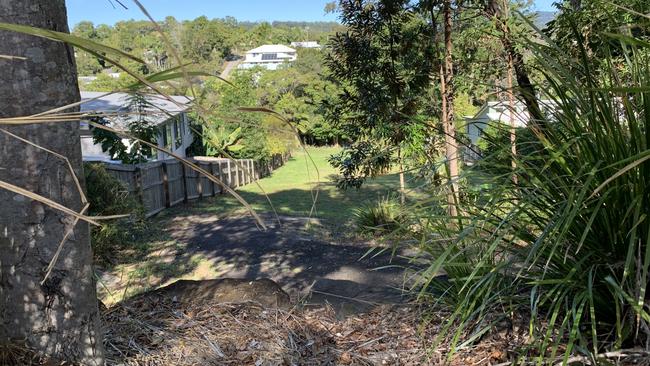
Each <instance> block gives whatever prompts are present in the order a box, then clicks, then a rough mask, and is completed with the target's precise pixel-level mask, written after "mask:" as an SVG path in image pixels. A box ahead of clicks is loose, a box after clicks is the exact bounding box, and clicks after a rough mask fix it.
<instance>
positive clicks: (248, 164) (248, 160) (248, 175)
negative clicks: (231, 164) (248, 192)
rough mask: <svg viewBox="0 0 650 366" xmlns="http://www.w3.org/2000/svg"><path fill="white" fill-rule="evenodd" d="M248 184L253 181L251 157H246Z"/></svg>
mask: <svg viewBox="0 0 650 366" xmlns="http://www.w3.org/2000/svg"><path fill="white" fill-rule="evenodd" d="M245 167H246V169H245V170H246V184H250V183H251V182H252V181H253V177H252V176H251V171H252V169H251V159H246V165H245Z"/></svg>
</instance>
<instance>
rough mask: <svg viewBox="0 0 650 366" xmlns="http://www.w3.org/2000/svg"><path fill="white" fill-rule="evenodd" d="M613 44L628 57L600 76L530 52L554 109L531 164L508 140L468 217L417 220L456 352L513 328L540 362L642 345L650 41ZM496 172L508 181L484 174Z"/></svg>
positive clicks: (647, 264)
mask: <svg viewBox="0 0 650 366" xmlns="http://www.w3.org/2000/svg"><path fill="white" fill-rule="evenodd" d="M618 38H619V39H621V41H622V42H623V43H624V47H622V49H623V50H624V52H625V56H626V58H625V59H617V60H614V59H610V60H607V63H606V64H608V65H610V66H609V68H608V69H606V70H603V73H598V74H597V73H594V72H593V71H592V70H590V69H589V64H588V63H587V62H584V63H583V64H575V63H572V64H562V60H566V57H565V55H563V54H561V51H558V49H556V48H554V46H552V45H550V46H544V45H539V46H535V48H534V50H535V56H537V60H538V62H539V63H540V65H541V68H542V69H543V70H544V73H545V75H546V78H547V83H548V85H549V90H547V91H546V94H547V95H546V97H547V98H550V99H552V104H554V105H555V107H554V108H553V109H554V110H555V111H554V112H553V115H552V116H551V117H549V120H548V121H539V123H538V124H536V125H535V126H534V127H535V129H536V132H535V133H534V134H532V139H531V141H530V142H529V144H530V145H529V148H534V150H535V153H533V154H525V155H515V156H513V155H512V154H510V155H508V154H509V153H508V151H509V149H510V146H509V145H508V144H507V143H506V144H505V145H504V146H502V151H500V152H499V153H498V154H492V155H490V156H486V157H485V158H484V161H482V162H481V164H477V166H478V169H479V170H475V171H469V172H468V173H467V178H468V179H467V181H469V182H472V181H480V182H481V183H482V184H484V183H485V182H486V181H489V184H487V187H489V188H488V189H484V190H483V192H484V193H485V195H484V196H483V197H482V199H480V200H473V201H472V202H462V203H461V207H460V208H461V210H460V211H461V212H463V213H464V216H463V217H461V218H450V217H446V216H438V215H429V216H427V215H426V213H425V214H423V215H422V217H428V218H429V220H430V223H431V227H432V228H433V229H431V230H429V231H428V232H427V233H426V237H424V238H418V239H419V241H418V242H420V243H425V248H424V249H425V250H427V251H429V252H432V253H434V257H435V258H436V261H435V262H434V263H432V264H431V266H430V267H429V268H427V269H426V270H425V271H423V280H422V284H423V287H424V288H425V291H423V292H422V293H423V294H427V293H429V294H431V293H434V294H435V293H441V292H442V293H444V294H445V296H442V297H441V300H443V301H446V302H447V304H448V305H450V308H451V315H450V316H449V318H448V321H447V323H446V324H445V327H443V329H441V330H440V331H439V334H440V337H446V336H449V337H450V338H449V339H451V340H452V348H451V352H450V353H452V354H453V351H454V349H455V347H457V346H459V344H458V340H459V339H461V338H463V337H467V335H469V339H479V338H480V337H481V336H482V335H483V334H485V333H486V332H488V331H489V330H490V329H491V328H492V327H493V326H494V325H495V324H497V323H499V322H502V321H504V320H507V321H508V322H510V324H512V323H513V322H515V321H516V319H515V318H517V317H519V318H521V317H525V319H527V321H529V327H528V328H529V335H530V336H531V339H530V341H529V343H528V344H529V345H530V348H531V349H530V350H529V353H527V355H531V354H533V355H536V356H534V357H535V358H537V361H538V363H539V364H542V363H545V362H546V361H547V360H548V359H555V358H556V356H557V355H558V354H559V355H562V354H563V358H564V362H566V360H567V359H568V357H569V356H570V355H572V354H574V353H582V354H586V355H588V356H589V357H594V358H595V356H594V355H596V354H599V353H602V352H603V351H607V350H611V349H621V348H622V347H628V348H633V347H635V346H640V347H643V346H647V344H648V342H650V312H649V311H648V309H649V307H650V297H649V296H648V294H647V292H646V290H647V286H648V281H649V279H650V276H649V275H650V273H649V271H650V269H649V268H650V225H649V224H648V213H650V194H648V186H649V185H648V182H650V150H649V145H648V143H649V141H650V139H649V138H648V136H649V134H650V132H649V129H650V93H648V91H649V90H650V62H649V61H650V60H649V59H650V56H649V55H650V44H648V43H643V42H640V41H636V40H634V39H629V38H624V37H618ZM583 61H584V60H583ZM566 62H575V60H566ZM595 75H599V76H598V77H596V76H595ZM603 75H607V76H606V77H605V76H603ZM506 155H507V156H508V158H507V159H503V156H506ZM492 157H494V158H492ZM511 160H515V161H516V166H517V168H516V170H514V171H513V170H512V169H511V168H509V165H510V161H511ZM490 165H493V168H494V167H501V168H503V169H501V171H502V172H505V173H501V174H499V173H495V172H496V171H499V169H492V170H491V171H490V172H491V175H490V173H486V171H485V170H480V167H481V166H490ZM513 174H515V175H516V177H517V182H514V181H513V179H512V176H513ZM474 176H478V177H479V178H480V179H472V178H473V177H474ZM440 273H445V274H446V276H444V278H442V277H436V276H439V274H440ZM494 316H496V319H495V317H494ZM465 339H467V338H465ZM439 340H441V339H439ZM590 359H591V358H590ZM553 363H555V361H553Z"/></svg>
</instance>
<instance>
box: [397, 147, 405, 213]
mask: <svg viewBox="0 0 650 366" xmlns="http://www.w3.org/2000/svg"><path fill="white" fill-rule="evenodd" d="M397 160H399V201H400V203H401V204H402V206H404V204H405V203H406V180H405V179H404V157H403V156H402V149H400V148H397Z"/></svg>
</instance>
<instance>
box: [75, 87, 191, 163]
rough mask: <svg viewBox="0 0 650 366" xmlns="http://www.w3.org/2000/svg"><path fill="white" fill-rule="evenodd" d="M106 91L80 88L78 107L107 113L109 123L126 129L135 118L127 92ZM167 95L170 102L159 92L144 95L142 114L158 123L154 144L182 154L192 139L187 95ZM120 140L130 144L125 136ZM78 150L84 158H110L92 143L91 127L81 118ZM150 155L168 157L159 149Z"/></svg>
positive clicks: (184, 153)
mask: <svg viewBox="0 0 650 366" xmlns="http://www.w3.org/2000/svg"><path fill="white" fill-rule="evenodd" d="M106 94H107V93H104V92H87V91H82V92H81V100H82V102H83V104H81V111H82V112H87V113H90V112H93V113H107V114H110V115H107V116H106V119H107V120H108V121H109V123H108V126H109V127H111V128H113V129H116V130H119V131H126V130H128V125H129V123H130V122H132V121H134V120H137V118H139V116H138V115H137V113H135V111H132V110H130V107H129V104H130V103H129V98H130V95H129V94H127V93H113V94H109V95H106ZM171 98H172V99H173V100H174V102H172V101H170V100H168V99H167V98H165V97H163V96H161V95H154V94H149V95H147V96H146V100H147V104H148V105H147V106H146V107H145V108H144V113H143V115H144V118H145V119H146V120H147V121H149V122H151V123H153V124H154V125H156V126H158V127H159V133H158V146H160V147H164V148H166V149H169V150H171V151H172V152H173V153H174V154H177V155H180V156H181V157H185V156H186V152H185V150H186V149H187V148H188V147H189V146H190V145H191V144H192V142H193V141H194V136H193V134H192V132H191V131H190V123H189V122H190V121H189V118H188V116H187V112H188V109H189V104H190V103H191V98H189V97H186V96H180V95H173V96H171ZM122 142H123V143H124V144H125V145H127V146H128V145H129V144H130V141H129V140H128V139H123V140H122ZM81 151H82V155H83V159H84V160H87V161H92V160H95V161H111V160H112V158H113V157H112V156H109V154H108V153H106V152H104V151H102V147H101V145H99V144H95V143H94V141H93V135H92V131H91V130H90V129H89V126H88V124H87V123H84V122H81ZM154 156H156V159H154V160H162V159H165V158H169V157H168V156H167V154H164V153H161V152H159V151H158V152H157V153H156V154H154Z"/></svg>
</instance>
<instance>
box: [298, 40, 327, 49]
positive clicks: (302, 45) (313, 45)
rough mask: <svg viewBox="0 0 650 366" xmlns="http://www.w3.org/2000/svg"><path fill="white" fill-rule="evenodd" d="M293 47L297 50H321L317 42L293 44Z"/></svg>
mask: <svg viewBox="0 0 650 366" xmlns="http://www.w3.org/2000/svg"><path fill="white" fill-rule="evenodd" d="M291 47H296V48H321V46H320V45H319V44H318V42H316V41H304V42H291Z"/></svg>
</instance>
